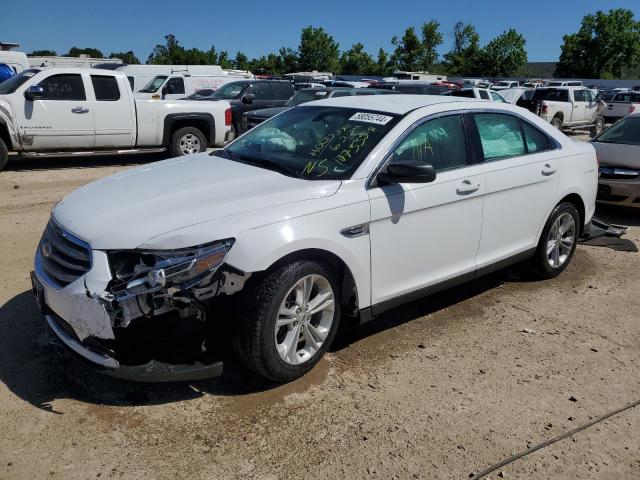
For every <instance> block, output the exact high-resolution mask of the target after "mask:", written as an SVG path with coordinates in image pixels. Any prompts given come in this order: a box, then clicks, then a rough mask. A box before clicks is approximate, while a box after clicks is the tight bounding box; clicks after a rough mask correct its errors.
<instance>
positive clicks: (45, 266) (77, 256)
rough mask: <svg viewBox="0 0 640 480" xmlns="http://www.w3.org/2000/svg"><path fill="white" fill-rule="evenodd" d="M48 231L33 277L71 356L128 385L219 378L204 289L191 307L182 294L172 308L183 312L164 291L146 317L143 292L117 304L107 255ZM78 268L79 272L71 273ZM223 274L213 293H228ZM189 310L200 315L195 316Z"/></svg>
mask: <svg viewBox="0 0 640 480" xmlns="http://www.w3.org/2000/svg"><path fill="white" fill-rule="evenodd" d="M48 229H49V230H47V232H45V234H44V235H43V240H42V241H41V243H40V245H39V246H38V251H37V252H36V256H35V262H34V271H33V272H31V282H32V287H33V293H34V295H35V297H36V299H37V302H38V306H39V307H40V309H41V311H42V313H43V315H44V318H45V320H46V322H47V324H48V326H49V328H50V330H51V331H52V332H53V334H54V335H55V336H56V338H57V339H58V340H59V341H60V343H62V345H63V346H64V347H66V349H67V350H69V351H70V352H72V353H73V354H74V356H76V357H77V358H79V359H81V360H83V361H84V362H86V363H88V364H89V365H91V366H92V367H93V368H95V369H96V370H98V371H100V372H102V373H104V374H107V375H110V376H113V377H118V378H122V379H127V380H133V381H142V382H169V381H195V380H201V379H205V378H212V377H216V376H220V375H221V374H222V371H223V363H222V361H220V360H218V359H217V358H215V357H214V352H212V351H211V349H210V348H207V347H208V346H209V345H208V344H207V340H206V339H208V338H211V333H212V328H211V322H205V320H206V315H205V314H204V309H203V308H202V305H204V303H202V302H204V300H202V299H204V298H205V297H207V296H206V295H204V294H203V292H199V293H200V294H201V295H202V298H195V297H194V298H192V299H191V300H192V303H191V304H189V303H188V302H189V300H190V299H189V298H186V297H185V296H184V295H185V293H188V294H191V293H192V292H184V291H183V292H180V295H181V296H180V299H179V301H177V300H176V302H175V305H177V304H179V305H182V306H183V308H182V309H180V308H176V307H175V305H174V303H171V302H173V299H171V298H164V297H167V294H166V292H165V293H164V294H163V295H162V298H161V299H160V300H161V301H163V302H165V305H164V306H162V307H159V308H157V309H156V312H157V313H154V314H151V315H149V314H148V312H147V311H145V308H143V307H142V306H143V305H144V303H145V302H146V300H147V299H149V300H152V301H153V298H152V296H151V295H150V294H148V293H146V292H145V293H143V294H141V295H140V298H137V297H135V296H133V297H131V298H128V299H126V300H123V301H122V302H119V301H117V300H114V295H113V294H112V291H111V290H112V289H111V286H110V285H111V283H112V282H113V279H112V275H111V269H110V265H109V260H108V257H107V254H106V253H105V252H102V251H96V250H93V251H92V250H91V249H90V248H89V247H88V245H86V244H84V245H83V244H81V243H80V242H81V241H80V240H78V239H75V238H74V237H73V236H72V235H71V234H68V232H65V231H64V230H63V229H61V228H60V227H58V226H57V225H55V224H54V225H50V226H48ZM51 229H54V230H51ZM73 242H77V243H76V244H74V243H73ZM76 247H77V248H76ZM82 248H84V249H85V250H84V251H83V250H82ZM74 249H75V250H74ZM83 255H84V256H83ZM52 259H55V261H54V262H52V261H51V260H52ZM56 262H57V263H56ZM65 266H67V267H68V268H67V269H66V270H65ZM81 267H82V268H84V271H83V272H79V271H72V270H70V269H72V268H81ZM65 272H66V273H74V274H76V275H75V277H74V276H71V275H67V276H65ZM223 275H226V274H222V273H220V274H219V275H218V277H216V279H217V280H216V281H217V282H218V283H216V284H215V293H216V294H218V293H219V292H220V291H221V290H224V291H225V294H228V293H229V290H228V289H224V288H222V289H221V284H222V285H224V278H226V277H223ZM229 283H232V282H229ZM235 283H236V285H238V283H237V282H235ZM212 288H214V287H212V286H209V290H211V289H212ZM160 293H161V294H162V292H160ZM205 293H206V292H205ZM201 300H202V301H201ZM209 300H210V298H207V301H209ZM185 302H187V303H186V304H185ZM183 304H184V305H183ZM194 304H197V305H198V306H199V309H194ZM132 305H133V307H132ZM136 305H137V306H136ZM140 305H142V306H140ZM185 305H186V306H185ZM138 306H140V310H139V311H138V312H137V313H132V311H133V310H134V309H136V308H138ZM194 311H195V312H196V313H198V315H192V312H194Z"/></svg>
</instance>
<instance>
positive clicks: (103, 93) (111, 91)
mask: <svg viewBox="0 0 640 480" xmlns="http://www.w3.org/2000/svg"><path fill="white" fill-rule="evenodd" d="M91 83H92V84H93V91H94V92H95V94H96V100H98V101H107V102H109V101H111V102H114V101H116V100H120V89H119V88H118V80H116V77H107V76H98V75H91Z"/></svg>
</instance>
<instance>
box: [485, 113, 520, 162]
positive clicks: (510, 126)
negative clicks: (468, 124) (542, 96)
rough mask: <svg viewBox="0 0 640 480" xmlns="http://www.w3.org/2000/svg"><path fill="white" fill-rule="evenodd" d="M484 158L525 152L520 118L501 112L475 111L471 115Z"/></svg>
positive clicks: (514, 155) (517, 154)
mask: <svg viewBox="0 0 640 480" xmlns="http://www.w3.org/2000/svg"><path fill="white" fill-rule="evenodd" d="M473 118H474V120H475V122H476V126H477V127H478V134H479V135H480V143H481V144H482V151H483V153H484V159H485V160H497V159H500V158H505V157H517V156H519V155H524V154H525V153H526V148H525V144H524V139H523V138H522V130H521V129H520V120H519V119H517V118H516V117H512V116H511V115H504V114H501V113H477V114H475V115H474V116H473Z"/></svg>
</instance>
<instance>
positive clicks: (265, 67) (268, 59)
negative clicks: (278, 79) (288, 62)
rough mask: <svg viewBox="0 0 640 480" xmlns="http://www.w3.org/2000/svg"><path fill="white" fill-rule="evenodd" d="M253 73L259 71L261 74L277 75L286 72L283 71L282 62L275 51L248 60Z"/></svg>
mask: <svg viewBox="0 0 640 480" xmlns="http://www.w3.org/2000/svg"><path fill="white" fill-rule="evenodd" d="M248 70H251V71H252V72H253V73H260V74H263V75H279V74H281V73H288V72H285V71H284V64H283V60H282V57H281V56H280V55H276V54H275V53H270V54H269V55H266V56H265V55H263V56H262V57H260V58H254V59H253V60H251V61H250V62H249V68H248Z"/></svg>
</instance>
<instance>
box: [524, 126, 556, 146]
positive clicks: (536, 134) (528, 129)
mask: <svg viewBox="0 0 640 480" xmlns="http://www.w3.org/2000/svg"><path fill="white" fill-rule="evenodd" d="M522 130H524V138H525V141H526V142H527V152H529V153H536V152H543V151H545V150H549V149H550V148H551V142H550V141H549V137H547V136H546V135H545V134H544V133H542V132H541V131H540V130H538V129H537V128H535V127H533V126H531V125H529V124H528V123H527V122H522Z"/></svg>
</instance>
